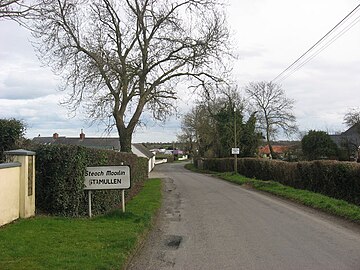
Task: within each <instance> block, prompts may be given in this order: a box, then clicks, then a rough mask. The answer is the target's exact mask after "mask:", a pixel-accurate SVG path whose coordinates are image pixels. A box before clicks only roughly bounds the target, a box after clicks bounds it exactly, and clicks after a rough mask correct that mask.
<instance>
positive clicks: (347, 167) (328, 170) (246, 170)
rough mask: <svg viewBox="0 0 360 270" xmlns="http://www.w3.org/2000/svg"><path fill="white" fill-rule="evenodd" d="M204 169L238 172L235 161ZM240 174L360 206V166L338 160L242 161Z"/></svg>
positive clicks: (205, 164) (207, 165)
mask: <svg viewBox="0 0 360 270" xmlns="http://www.w3.org/2000/svg"><path fill="white" fill-rule="evenodd" d="M203 169H205V170H210V171H217V172H227V171H233V170H234V159H232V158H223V159H205V160H203ZM238 173H240V174H242V175H244V176H246V177H249V178H256V179H260V180H273V181H276V182H279V183H282V184H284V185H287V186H291V187H294V188H299V189H306V190H309V191H313V192H318V193H321V194H324V195H327V196H330V197H333V198H336V199H341V200H345V201H348V202H351V203H354V204H357V205H360V164H357V163H352V162H338V161H328V160H323V161H319V160H318V161H306V162H291V163H290V162H284V161H278V160H268V159H256V158H241V159H238Z"/></svg>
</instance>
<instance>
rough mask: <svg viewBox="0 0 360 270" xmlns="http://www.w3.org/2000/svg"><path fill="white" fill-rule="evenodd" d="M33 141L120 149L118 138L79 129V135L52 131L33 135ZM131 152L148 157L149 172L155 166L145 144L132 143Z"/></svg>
mask: <svg viewBox="0 0 360 270" xmlns="http://www.w3.org/2000/svg"><path fill="white" fill-rule="evenodd" d="M33 142H35V143H39V144H45V145H48V144H66V145H76V146H84V147H89V148H96V149H107V150H113V151H120V141H119V138H114V137H110V138H106V137H89V138H88V137H86V136H85V134H84V133H83V130H81V133H80V135H79V137H65V136H59V134H58V133H54V134H53V136H52V137H40V136H39V137H35V138H33ZM131 150H132V152H133V153H134V154H135V155H137V156H138V157H145V158H147V159H148V165H149V172H150V171H151V170H152V169H153V168H154V166H155V155H154V154H153V153H151V152H150V151H149V150H147V148H146V147H145V146H143V145H142V144H133V145H132V147H131Z"/></svg>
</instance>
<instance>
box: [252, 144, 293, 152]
mask: <svg viewBox="0 0 360 270" xmlns="http://www.w3.org/2000/svg"><path fill="white" fill-rule="evenodd" d="M289 148H290V147H289V146H286V145H272V149H273V151H274V152H275V153H277V154H283V153H285V152H286V151H288V150H289ZM259 152H260V154H270V148H269V145H265V146H261V147H259Z"/></svg>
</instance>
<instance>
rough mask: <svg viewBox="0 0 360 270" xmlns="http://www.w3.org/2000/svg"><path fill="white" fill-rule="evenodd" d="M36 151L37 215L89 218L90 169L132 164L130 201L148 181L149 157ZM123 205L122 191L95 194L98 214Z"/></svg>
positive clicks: (71, 149)
mask: <svg viewBox="0 0 360 270" xmlns="http://www.w3.org/2000/svg"><path fill="white" fill-rule="evenodd" d="M32 150H34V151H36V209H37V212H41V213H46V214H51V215H61V216H85V215H87V206H88V197H87V192H85V191H84V190H83V187H84V173H85V168H86V167H87V166H103V165H120V164H121V162H123V163H124V165H130V168H131V188H130V189H129V190H127V191H126V193H125V194H126V198H127V199H128V198H129V197H131V196H133V195H134V194H135V193H137V191H139V190H140V188H141V187H142V185H143V182H144V181H145V180H146V179H147V178H148V172H147V168H148V164H147V160H146V159H145V158H138V157H137V156H135V155H134V154H130V153H119V152H115V151H111V150H97V149H90V148H84V147H80V146H67V145H39V146H36V147H35V148H34V149H32ZM120 203H121V192H120V191H119V190H106V191H105V190H99V191H93V192H92V212H93V214H94V215H97V214H101V213H104V212H107V211H108V210H110V209H113V208H114V207H116V206H119V204H120Z"/></svg>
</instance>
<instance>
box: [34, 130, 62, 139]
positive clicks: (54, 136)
mask: <svg viewBox="0 0 360 270" xmlns="http://www.w3.org/2000/svg"><path fill="white" fill-rule="evenodd" d="M39 136H40V135H39ZM58 138H59V134H57V133H56V132H55V133H54V134H53V139H54V140H57V139H58Z"/></svg>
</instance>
